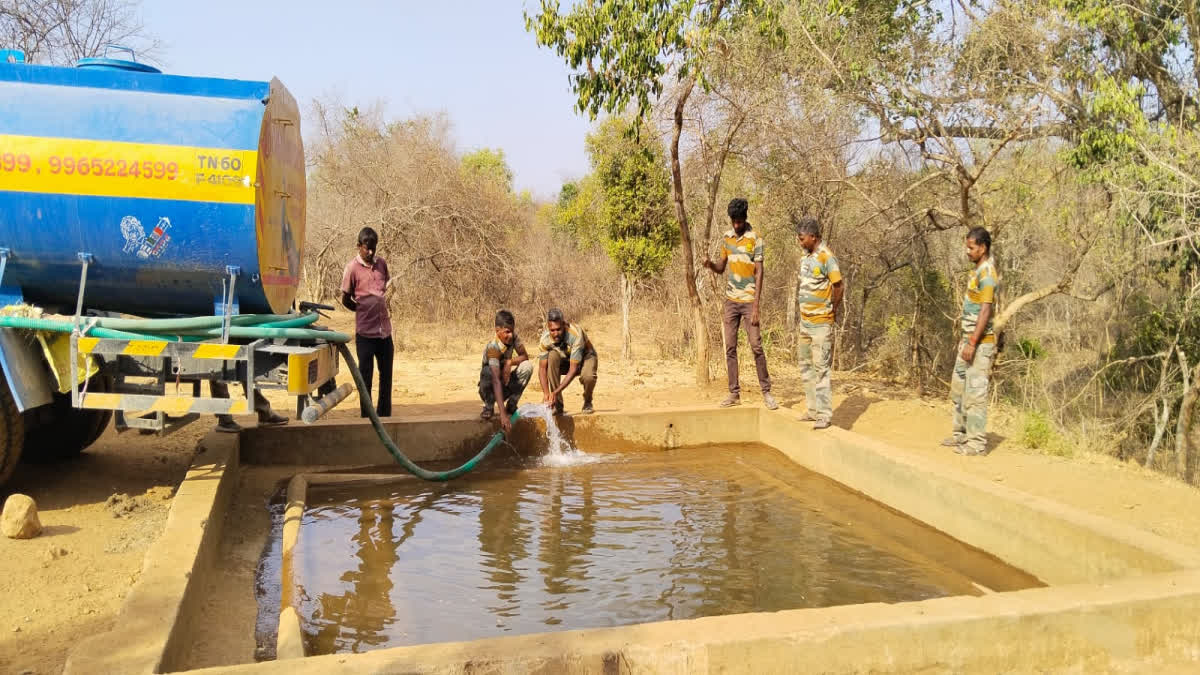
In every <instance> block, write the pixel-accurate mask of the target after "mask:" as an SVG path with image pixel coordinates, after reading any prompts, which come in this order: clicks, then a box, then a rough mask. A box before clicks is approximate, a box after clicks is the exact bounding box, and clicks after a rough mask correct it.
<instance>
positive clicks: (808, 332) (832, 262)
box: [794, 218, 846, 429]
mask: <svg viewBox="0 0 1200 675" xmlns="http://www.w3.org/2000/svg"><path fill="white" fill-rule="evenodd" d="M794 227H795V229H796V237H797V238H798V239H799V240H800V246H801V247H802V248H803V249H804V251H805V255H804V258H802V259H801V260H800V274H799V278H798V279H797V282H798V283H797V291H796V302H797V303H799V305H800V350H799V351H800V372H801V374H802V375H803V376H804V399H805V403H806V404H807V406H808V412H807V413H806V414H805V415H804V417H802V418H801V419H804V420H810V421H812V422H815V424H813V428H814V429H828V428H829V426H830V424H832V419H833V388H832V387H831V386H830V378H829V370H830V365H831V364H830V361H831V355H832V352H833V342H832V333H833V326H834V324H835V323H836V322H837V313H838V310H839V309H840V308H841V306H842V295H843V294H844V293H845V291H846V288H845V284H844V283H842V271H841V269H840V268H839V267H838V261H837V257H835V256H834V255H833V251H830V250H829V247H828V246H826V245H825V243H824V242H822V241H821V226H820V225H819V224H818V223H817V221H816V220H813V219H811V218H806V219H804V220H800V221H797V222H796V223H794Z"/></svg>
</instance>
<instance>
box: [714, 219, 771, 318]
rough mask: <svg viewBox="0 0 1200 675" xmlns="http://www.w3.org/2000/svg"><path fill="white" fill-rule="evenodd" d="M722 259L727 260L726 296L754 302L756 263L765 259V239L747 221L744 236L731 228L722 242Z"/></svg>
mask: <svg viewBox="0 0 1200 675" xmlns="http://www.w3.org/2000/svg"><path fill="white" fill-rule="evenodd" d="M721 259H722V260H726V261H727V262H726V265H727V266H726V268H725V271H726V273H727V274H726V277H727V278H728V284H727V285H726V287H725V297H726V298H728V299H729V300H732V301H733V302H754V298H755V297H756V293H757V292H758V289H757V288H756V287H755V282H754V263H760V262H762V261H763V240H762V237H760V236H758V233H757V232H755V231H754V228H752V227H750V223H746V231H745V232H743V233H742V236H740V237H739V236H738V234H737V232H734V231H733V230H729V231H728V232H726V233H725V239H724V241H723V242H722V243H721Z"/></svg>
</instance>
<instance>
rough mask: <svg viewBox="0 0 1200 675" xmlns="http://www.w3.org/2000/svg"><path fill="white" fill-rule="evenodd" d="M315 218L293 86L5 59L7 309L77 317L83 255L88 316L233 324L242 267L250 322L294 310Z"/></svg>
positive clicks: (0, 172) (0, 117)
mask: <svg viewBox="0 0 1200 675" xmlns="http://www.w3.org/2000/svg"><path fill="white" fill-rule="evenodd" d="M148 71H152V72H148ZM304 207H305V175H304V148H303V144H302V141H301V138H300V113H299V109H298V108H297V106H296V101H295V99H294V98H293V97H292V95H291V94H290V93H289V92H288V90H287V89H286V88H285V87H284V86H283V85H282V84H281V83H280V82H279V81H278V80H272V81H271V82H269V83H268V82H248V81H240V80H221V79H212V78H200V77H182V76H175V75H164V74H161V73H159V72H157V71H155V70H154V69H153V68H147V67H146V66H145V65H144V64H140V63H136V62H132V61H118V60H114V59H85V60H83V61H81V62H80V64H79V66H78V67H76V68H60V67H48V66H32V65H26V64H22V63H0V249H7V251H8V258H7V261H6V264H5V266H4V269H3V276H2V278H0V295H3V296H5V297H3V298H0V304H4V303H6V302H11V301H13V300H14V299H17V298H20V299H24V300H25V301H26V302H30V303H33V304H38V305H42V306H44V307H47V308H49V309H52V310H58V311H64V312H67V313H69V312H73V311H74V309H75V302H76V297H77V293H78V291H79V281H80V270H81V262H80V260H81V256H80V254H84V255H83V256H82V257H83V258H87V259H89V260H90V261H91V262H90V263H89V266H88V271H87V281H86V290H85V294H84V306H85V307H86V308H91V309H97V310H105V311H114V312H123V313H128V314H141V315H172V314H174V315H205V314H214V313H218V310H219V308H220V303H221V298H222V297H223V292H224V290H225V289H226V288H227V284H228V281H229V272H230V269H231V268H236V270H237V273H238V276H237V280H236V284H235V290H236V301H237V304H238V309H239V311H240V312H241V313H268V312H271V313H282V312H286V311H287V310H288V309H289V308H290V307H291V305H292V302H293V300H294V299H295V296H296V286H297V282H298V279H299V275H300V255H301V251H302V247H303V245H304ZM0 252H2V251H0Z"/></svg>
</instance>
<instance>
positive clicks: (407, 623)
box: [262, 445, 1040, 654]
mask: <svg viewBox="0 0 1200 675" xmlns="http://www.w3.org/2000/svg"><path fill="white" fill-rule="evenodd" d="M271 548H272V547H268V551H270V549H271ZM296 561H297V568H296V578H297V580H298V582H299V586H300V588H299V596H300V598H301V606H300V613H301V619H302V622H303V625H304V630H305V633H306V639H307V642H308V644H307V649H308V653H309V654H328V653H337V652H361V651H365V650H369V649H375V648H380V647H385V646H400V645H412V644H423V643H430V642H443V641H455V640H471V639H477V638H484V637H494V636H500V635H509V634H520V633H535V632H544V631H550V630H565V629H576V628H591V627H601V626H620V625H627V624H634V623H642V622H647V621H662V620H668V619H690V618H695V617H702V616H712V615H718V614H735V613H740V612H761V611H775V610H784V609H797V608H804V607H828V606H832V605H844V604H853V603H863V602H905V601H910V600H922V599H926V598H936V597H941V596H946V595H961V594H979V593H981V592H983V589H984V588H985V587H986V588H990V589H993V590H997V591H1004V590H1013V589H1016V588H1025V587H1030V586H1034V585H1040V584H1039V583H1038V581H1037V580H1036V579H1034V578H1033V577H1030V576H1029V575H1026V574H1024V573H1023V572H1020V571H1019V570H1015V569H1013V568H1011V567H1008V566H1006V565H1004V564H1002V563H1000V562H999V561H997V560H995V559H994V558H991V557H990V556H987V555H986V554H983V553H981V552H979V551H977V550H974V549H971V548H969V547H967V546H964V545H963V544H961V543H959V542H957V541H955V540H953V539H951V538H949V537H946V536H945V535H942V534H940V533H938V532H936V531H935V530H932V529H931V528H928V527H925V526H924V525H921V524H920V523H916V522H915V521H912V520H910V519H908V518H906V517H904V516H902V515H900V514H897V513H895V512H892V511H890V510H888V509H886V508H884V507H882V506H880V505H878V504H876V503H875V502H872V501H870V500H868V499H865V498H863V497H861V496H859V495H857V494H855V493H853V492H850V491H849V490H846V489H845V488H843V487H841V486H840V485H838V484H837V483H834V482H832V481H830V480H828V479H826V478H824V477H822V476H820V475H818V474H815V473H812V472H810V471H807V470H805V469H802V468H800V467H798V466H797V465H795V464H794V463H793V462H791V461H790V460H788V459H787V458H786V457H784V456H783V455H782V454H780V453H779V452H778V451H776V450H773V449H771V448H769V447H766V446H761V445H737V446H730V447H725V448H700V449H683V450H673V451H664V452H655V453H637V454H621V453H615V454H608V455H605V456H603V457H602V458H601V461H596V462H592V463H588V464H582V465H577V466H572V467H566V468H554V467H536V468H530V467H528V466H520V465H517V464H515V463H514V464H511V465H509V466H507V467H505V466H500V467H499V468H497V465H495V464H493V465H491V466H489V467H487V468H486V469H484V470H483V471H481V472H478V473H476V474H470V475H468V476H466V477H464V478H460V479H458V480H455V481H452V482H450V483H444V484H439V483H426V482H422V481H418V480H406V481H403V482H399V483H395V484H389V485H382V486H372V487H361V486H360V487H355V488H353V489H349V488H345V487H312V488H310V489H309V492H308V510H307V512H306V513H305V516H304V519H303V522H302V525H301V534H300V540H299V543H298V546H297V549H296ZM267 587H269V584H268V585H267ZM278 597H279V596H278V595H277V594H275V596H274V602H275V604H276V605H277V604H278ZM271 600H272V599H271V598H268V597H264V598H262V601H263V602H262V606H264V608H265V607H266V605H269V604H270V602H271Z"/></svg>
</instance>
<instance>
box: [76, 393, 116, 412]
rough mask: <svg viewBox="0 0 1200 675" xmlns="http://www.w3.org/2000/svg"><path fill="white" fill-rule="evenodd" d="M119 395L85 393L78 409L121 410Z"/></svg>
mask: <svg viewBox="0 0 1200 675" xmlns="http://www.w3.org/2000/svg"><path fill="white" fill-rule="evenodd" d="M121 398H122V397H121V395H120V394H105V393H102V392H95V393H87V394H84V396H83V402H82V403H81V404H80V406H79V407H81V408H88V409H90V410H119V409H120V408H121Z"/></svg>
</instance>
